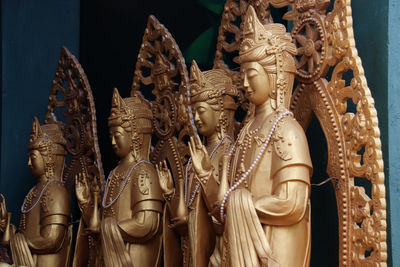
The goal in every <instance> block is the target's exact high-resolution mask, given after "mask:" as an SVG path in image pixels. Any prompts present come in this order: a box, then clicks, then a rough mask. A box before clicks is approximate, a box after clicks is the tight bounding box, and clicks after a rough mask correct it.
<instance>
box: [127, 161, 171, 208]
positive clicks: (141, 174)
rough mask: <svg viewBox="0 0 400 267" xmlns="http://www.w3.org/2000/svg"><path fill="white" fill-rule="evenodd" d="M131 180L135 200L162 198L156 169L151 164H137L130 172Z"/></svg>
mask: <svg viewBox="0 0 400 267" xmlns="http://www.w3.org/2000/svg"><path fill="white" fill-rule="evenodd" d="M132 182H133V188H134V189H133V190H134V191H135V193H134V194H133V195H134V198H135V201H137V202H139V201H142V200H146V199H154V200H160V201H162V200H163V198H162V194H161V187H160V183H159V180H158V175H157V171H156V169H155V167H154V165H153V164H149V163H141V164H139V165H138V166H137V167H136V168H135V171H134V172H133V173H132Z"/></svg>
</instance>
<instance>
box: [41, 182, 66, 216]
mask: <svg viewBox="0 0 400 267" xmlns="http://www.w3.org/2000/svg"><path fill="white" fill-rule="evenodd" d="M40 202H41V205H42V210H43V212H44V213H45V214H47V215H52V214H64V215H69V214H70V196H69V194H68V191H67V189H66V188H65V185H64V183H62V182H61V181H53V182H50V183H49V184H48V186H47V187H46V190H45V192H44V194H43V197H42V199H41V201H40Z"/></svg>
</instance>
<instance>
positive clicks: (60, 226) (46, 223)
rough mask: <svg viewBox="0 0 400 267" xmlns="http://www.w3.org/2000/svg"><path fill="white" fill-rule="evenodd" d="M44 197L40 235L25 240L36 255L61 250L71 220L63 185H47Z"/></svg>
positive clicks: (66, 193)
mask: <svg viewBox="0 0 400 267" xmlns="http://www.w3.org/2000/svg"><path fill="white" fill-rule="evenodd" d="M45 196H46V197H45V199H43V202H41V215H40V234H39V235H38V236H35V237H32V238H30V239H28V240H27V242H28V246H29V247H31V249H32V251H33V252H35V253H38V254H47V253H55V252H57V251H58V250H59V249H60V248H61V246H62V245H63V242H64V240H65V236H66V234H67V231H68V224H69V221H70V218H71V212H70V206H69V203H70V201H69V195H68V192H67V190H66V189H65V187H64V185H63V184H61V183H51V184H49V186H48V187H47V192H46V193H45Z"/></svg>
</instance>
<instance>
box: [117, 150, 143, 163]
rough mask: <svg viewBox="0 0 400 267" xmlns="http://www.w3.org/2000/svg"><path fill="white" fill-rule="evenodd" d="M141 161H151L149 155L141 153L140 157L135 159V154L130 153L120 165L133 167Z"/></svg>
mask: <svg viewBox="0 0 400 267" xmlns="http://www.w3.org/2000/svg"><path fill="white" fill-rule="evenodd" d="M141 160H147V161H148V160H149V155H148V154H147V155H143V153H139V154H138V157H137V158H136V159H135V157H134V156H133V154H132V153H129V154H128V155H127V156H126V157H124V158H122V159H121V160H120V161H119V164H118V165H121V166H122V165H131V164H134V163H136V162H139V161H141Z"/></svg>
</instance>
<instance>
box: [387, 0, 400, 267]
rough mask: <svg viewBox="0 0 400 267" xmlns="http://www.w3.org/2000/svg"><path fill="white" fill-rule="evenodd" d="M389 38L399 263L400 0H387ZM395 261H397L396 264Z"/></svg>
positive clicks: (394, 234)
mask: <svg viewBox="0 0 400 267" xmlns="http://www.w3.org/2000/svg"><path fill="white" fill-rule="evenodd" d="M388 14H389V16H388V17H389V20H388V21H389V23H388V24H389V31H388V32H389V40H388V44H387V45H388V81H389V83H388V105H387V108H388V135H389V139H388V141H389V142H388V143H389V153H388V161H389V164H388V165H387V166H388V174H389V177H388V180H389V181H388V182H389V183H388V184H389V189H388V190H387V192H388V193H389V197H390V210H389V211H388V213H389V215H390V221H389V225H390V229H391V232H390V233H389V234H390V237H391V245H392V251H391V257H392V262H393V266H397V265H396V264H400V209H399V208H398V207H397V204H399V203H400V149H399V147H400V101H399V100H400V67H399V62H400V34H399V26H400V1H398V0H389V12H388ZM395 263H396V264H395Z"/></svg>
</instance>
